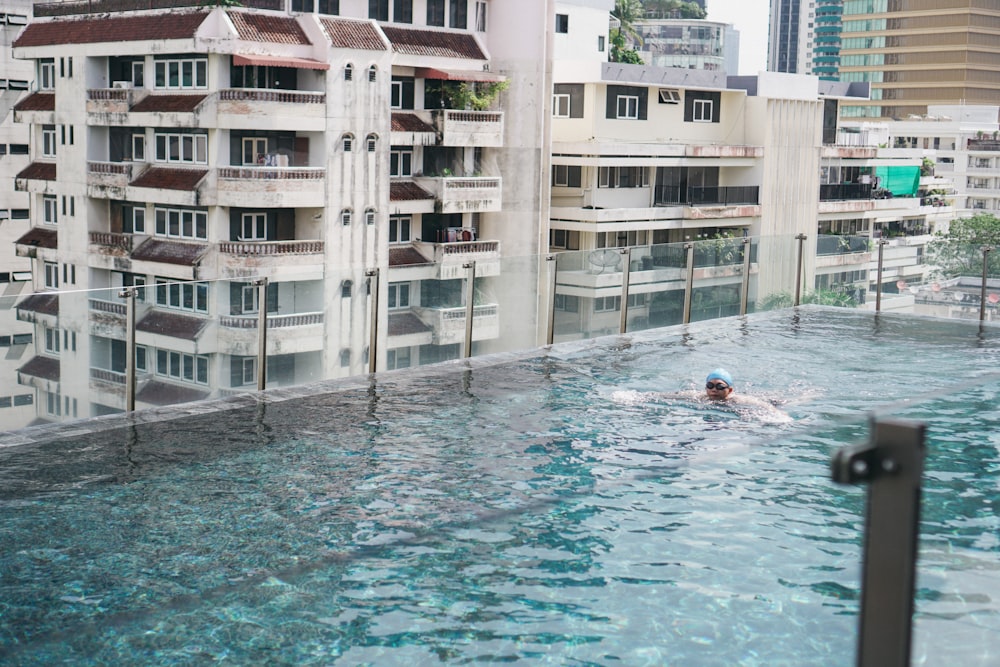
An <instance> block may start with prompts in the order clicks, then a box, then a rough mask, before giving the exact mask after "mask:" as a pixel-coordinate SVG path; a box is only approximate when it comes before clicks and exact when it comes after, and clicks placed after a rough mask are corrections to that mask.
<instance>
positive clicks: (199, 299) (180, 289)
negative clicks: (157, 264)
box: [156, 278, 208, 313]
mask: <svg viewBox="0 0 1000 667" xmlns="http://www.w3.org/2000/svg"><path fill="white" fill-rule="evenodd" d="M156 305H157V306H163V307H165V308H173V309H174V310H187V311H190V312H194V313H207V312H208V283H178V282H171V281H169V280H165V279H163V278H157V279H156Z"/></svg>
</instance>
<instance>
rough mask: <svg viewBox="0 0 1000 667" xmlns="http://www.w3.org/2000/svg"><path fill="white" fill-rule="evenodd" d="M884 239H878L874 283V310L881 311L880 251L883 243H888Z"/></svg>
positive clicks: (882, 248) (883, 245) (883, 246)
mask: <svg viewBox="0 0 1000 667" xmlns="http://www.w3.org/2000/svg"><path fill="white" fill-rule="evenodd" d="M888 242H889V241H887V240H886V239H879V240H878V271H877V276H878V280H877V282H876V283H875V285H876V287H875V312H876V313H878V312H881V311H882V252H883V250H884V249H885V245H886V244H887V243H888Z"/></svg>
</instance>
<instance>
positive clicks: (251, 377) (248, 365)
mask: <svg viewBox="0 0 1000 667" xmlns="http://www.w3.org/2000/svg"><path fill="white" fill-rule="evenodd" d="M233 363H234V364H236V365H237V368H238V372H239V379H240V384H244V385H247V384H256V382H257V360H256V359H254V358H253V357H244V358H242V359H233Z"/></svg>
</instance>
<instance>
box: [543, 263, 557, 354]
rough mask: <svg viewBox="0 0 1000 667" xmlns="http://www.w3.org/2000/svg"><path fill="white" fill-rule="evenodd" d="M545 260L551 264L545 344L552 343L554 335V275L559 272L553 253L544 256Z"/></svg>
mask: <svg viewBox="0 0 1000 667" xmlns="http://www.w3.org/2000/svg"><path fill="white" fill-rule="evenodd" d="M545 261H546V262H551V263H552V264H551V266H552V272H551V273H552V276H551V277H550V279H549V281H550V282H549V295H550V296H549V324H548V330H547V332H546V335H545V344H546V345H552V341H553V340H555V337H556V276H557V275H558V273H559V262H557V261H556V256H555V255H548V256H547V257H546V258H545Z"/></svg>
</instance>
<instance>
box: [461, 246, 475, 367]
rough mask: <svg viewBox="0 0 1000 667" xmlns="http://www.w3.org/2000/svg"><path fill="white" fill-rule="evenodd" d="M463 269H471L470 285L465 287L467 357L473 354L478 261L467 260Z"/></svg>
mask: <svg viewBox="0 0 1000 667" xmlns="http://www.w3.org/2000/svg"><path fill="white" fill-rule="evenodd" d="M462 268H463V269H468V270H469V277H468V285H466V288H465V358H466V359H468V358H469V357H471V356H472V319H473V315H474V314H475V312H476V304H475V296H476V263H475V262H474V261H473V262H466V263H465V264H462Z"/></svg>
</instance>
